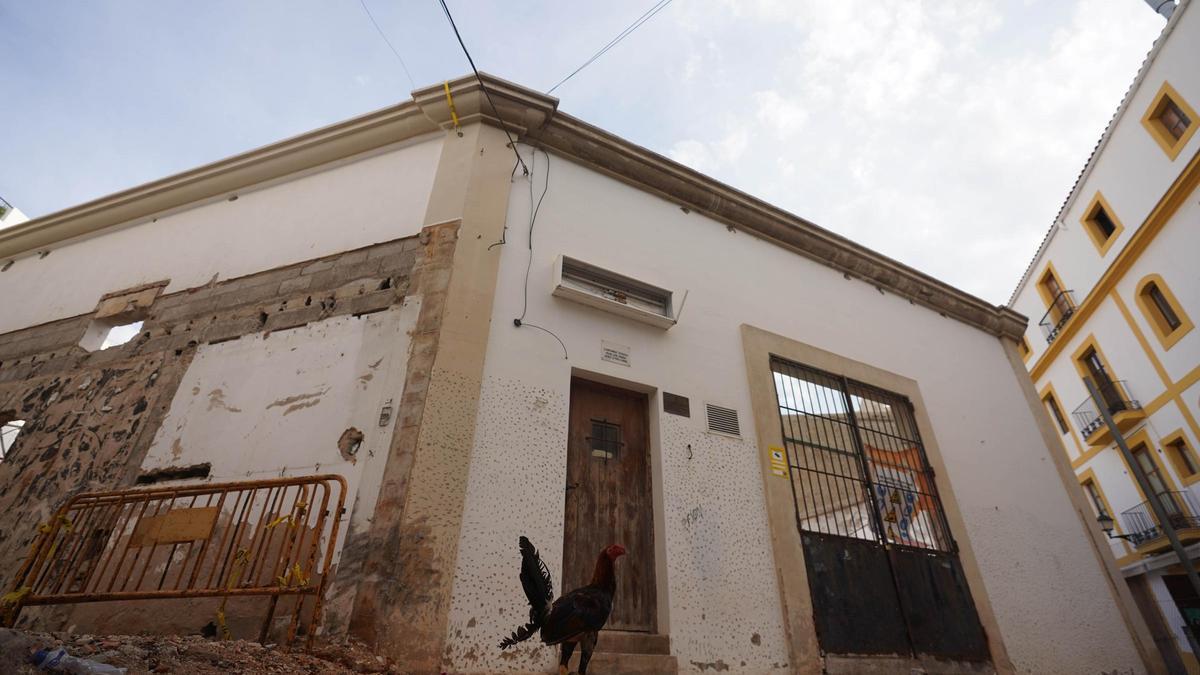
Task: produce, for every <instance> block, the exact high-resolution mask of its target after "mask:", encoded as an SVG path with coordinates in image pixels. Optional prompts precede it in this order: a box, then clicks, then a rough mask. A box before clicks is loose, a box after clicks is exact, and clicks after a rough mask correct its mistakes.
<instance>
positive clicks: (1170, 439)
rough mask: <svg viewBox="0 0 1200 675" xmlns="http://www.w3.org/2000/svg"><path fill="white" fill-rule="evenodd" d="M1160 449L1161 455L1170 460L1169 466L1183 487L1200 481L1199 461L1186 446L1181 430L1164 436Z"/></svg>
mask: <svg viewBox="0 0 1200 675" xmlns="http://www.w3.org/2000/svg"><path fill="white" fill-rule="evenodd" d="M1162 447H1163V454H1165V455H1166V456H1167V458H1168V459H1169V460H1171V465H1172V466H1174V467H1175V473H1176V474H1178V475H1179V478H1180V480H1182V481H1183V484H1184V485H1191V484H1192V483H1195V482H1197V481H1200V459H1198V458H1197V457H1196V452H1195V450H1194V449H1192V447H1191V446H1189V445H1188V440H1187V437H1186V436H1184V434H1183V430H1182V429H1177V430H1175V431H1174V432H1172V433H1170V434H1168V435H1167V436H1164V437H1163V439H1162Z"/></svg>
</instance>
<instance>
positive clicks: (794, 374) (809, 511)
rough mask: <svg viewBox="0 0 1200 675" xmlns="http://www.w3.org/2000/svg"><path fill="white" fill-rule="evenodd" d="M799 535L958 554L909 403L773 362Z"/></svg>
mask: <svg viewBox="0 0 1200 675" xmlns="http://www.w3.org/2000/svg"><path fill="white" fill-rule="evenodd" d="M771 367H772V370H773V371H774V378H775V393H776V398H777V401H778V404H779V414H780V420H781V423H782V425H783V438H784V443H785V445H786V447H787V450H788V463H789V465H790V467H791V479H792V487H793V496H794V499H795V506H796V517H797V522H798V523H799V525H800V529H801V530H803V531H807V532H814V533H818V534H826V535H836V536H840V537H849V538H854V539H865V540H873V541H878V542H880V543H884V544H888V545H900V546H909V547H914V548H921V549H933V550H939V551H951V550H954V543H953V540H952V539H951V537H950V533H949V529H948V527H947V525H946V520H945V514H944V512H943V510H942V504H941V500H940V498H939V497H938V493H937V487H936V486H935V485H934V480H933V471H932V470H931V469H930V467H929V463H928V461H927V459H926V456H925V448H924V446H923V445H922V443H921V437H920V434H919V433H918V431H917V425H916V420H915V418H914V417H913V412H912V406H911V404H910V402H909V400H908V399H907V398H906V397H904V396H901V395H899V394H895V393H892V392H889V391H885V390H883V389H879V388H876V387H873V386H870V385H867V384H864V383H861V382H856V381H854V380H850V379H847V378H845V377H841V376H838V375H834V374H832V373H826V372H823V371H820V370H817V369H815V368H810V367H808V366H803V365H800V364H796V363H792V362H789V361H785V360H783V359H780V358H777V357H774V358H772V361H771Z"/></svg>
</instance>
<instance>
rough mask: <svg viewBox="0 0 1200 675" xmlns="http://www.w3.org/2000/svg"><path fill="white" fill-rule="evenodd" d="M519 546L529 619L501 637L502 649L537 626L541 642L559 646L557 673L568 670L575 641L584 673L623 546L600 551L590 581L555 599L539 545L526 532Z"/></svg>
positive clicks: (581, 674) (610, 598)
mask: <svg viewBox="0 0 1200 675" xmlns="http://www.w3.org/2000/svg"><path fill="white" fill-rule="evenodd" d="M519 546H520V547H521V586H522V588H524V589H525V597H527V598H529V623H527V624H525V625H524V626H521V627H520V628H518V629H517V630H515V631H513V634H512V635H511V636H509V637H507V638H505V639H504V640H503V641H501V642H500V649H507V648H509V647H512V646H513V645H515V644H517V643H518V642H523V641H525V640H528V639H529V638H531V637H533V634H534V633H536V632H538V631H539V630H540V631H541V633H542V642H543V643H544V644H548V645H558V644H561V645H562V657H561V658H560V659H559V661H558V672H559V675H566V673H567V663H568V662H569V661H570V660H571V653H572V652H574V651H575V645H576V644H578V645H579V646H580V654H579V675H587V666H588V661H590V660H591V659H592V650H593V649H595V648H596V637H597V635H598V634H599V632H600V629H601V628H603V627H604V624H605V623H606V622H607V621H608V614H609V612H611V611H612V604H613V592H614V591H615V590H616V588H617V578H616V575H615V574H614V571H613V564H614V563H615V562H616V560H617V558H620V557H621V556H623V555H625V547H624V546H621V545H620V544H613V545H611V546H608V547H606V548H605V549H604V550H602V551H600V556H599V557H598V558H597V559H596V571H595V573H593V574H592V583H590V584H588V585H587V586H584V587H582V588H577V589H575V590H573V591H571V592H570V593H567V594H566V595H564V596H562V597H561V598H559V599H557V600H555V599H554V582H552V581H551V580H550V571H549V570H547V569H546V564H545V563H543V562H542V559H541V558H540V557H538V552H537V549H536V548H534V547H533V544H531V543H529V540H528V539H526V538H525V537H521V539H520V541H519Z"/></svg>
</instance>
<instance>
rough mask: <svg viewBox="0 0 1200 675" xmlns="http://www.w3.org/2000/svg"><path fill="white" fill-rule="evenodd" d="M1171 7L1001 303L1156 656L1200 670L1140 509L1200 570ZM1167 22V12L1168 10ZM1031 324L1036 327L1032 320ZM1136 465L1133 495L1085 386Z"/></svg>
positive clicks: (1184, 155) (1191, 162) (1177, 57)
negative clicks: (1174, 536)
mask: <svg viewBox="0 0 1200 675" xmlns="http://www.w3.org/2000/svg"><path fill="white" fill-rule="evenodd" d="M1191 4H1193V3H1191V2H1187V1H1185V2H1181V3H1180V4H1179V6H1178V7H1176V8H1175V10H1174V12H1173V13H1171V14H1172V15H1171V17H1170V19H1169V20H1168V21H1167V23H1166V26H1165V27H1164V29H1163V32H1162V34H1161V35H1160V37H1159V38H1158V40H1157V41H1156V42H1155V44H1154V47H1153V49H1152V50H1151V51H1150V54H1149V55H1148V56H1147V58H1146V61H1145V63H1144V64H1143V66H1142V68H1141V70H1140V72H1139V73H1138V75H1137V78H1136V79H1135V80H1134V82H1133V85H1132V86H1131V87H1130V89H1129V91H1128V93H1127V94H1126V96H1125V99H1124V100H1123V101H1122V102H1121V105H1120V107H1119V108H1118V110H1117V112H1116V114H1115V115H1114V117H1113V119H1112V121H1111V122H1110V124H1109V126H1108V129H1107V130H1106V131H1105V132H1104V135H1103V136H1102V138H1101V139H1100V142H1099V143H1098V145H1097V147H1096V149H1095V151H1094V152H1093V153H1092V156H1091V158H1090V159H1089V160H1088V162H1087V165H1086V166H1085V167H1084V169H1083V172H1082V173H1081V174H1080V176H1079V179H1078V180H1077V181H1076V183H1075V186H1074V187H1073V189H1072V190H1071V192H1070V194H1069V195H1068V197H1067V200H1066V202H1065V203H1064V204H1063V206H1062V209H1061V210H1060V212H1059V214H1058V217H1057V218H1056V220H1055V223H1054V225H1053V226H1052V227H1051V229H1050V232H1049V233H1048V234H1047V235H1046V238H1045V240H1044V241H1043V242H1042V245H1041V247H1040V248H1039V250H1038V252H1037V255H1036V257H1035V258H1034V260H1033V262H1032V263H1031V264H1030V266H1029V268H1028V270H1027V271H1026V273H1025V275H1024V277H1023V278H1022V279H1021V282H1020V284H1019V285H1018V286H1017V289H1016V291H1015V292H1014V294H1013V299H1012V302H1011V303H1010V304H1011V305H1012V306H1013V308H1014V309H1016V310H1017V311H1019V312H1021V313H1023V314H1025V315H1026V316H1029V317H1032V318H1033V321H1031V322H1030V326H1029V330H1028V331H1027V333H1026V335H1025V341H1024V343H1023V345H1022V354H1023V358H1024V359H1025V363H1026V366H1027V367H1028V369H1029V372H1030V376H1031V377H1032V379H1033V381H1034V384H1035V386H1036V388H1037V391H1038V393H1039V395H1040V396H1041V399H1042V402H1043V404H1044V405H1045V407H1046V410H1047V413H1048V414H1049V415H1050V417H1051V419H1052V422H1053V425H1054V428H1055V431H1056V432H1058V435H1059V437H1060V440H1061V441H1062V448H1063V451H1064V452H1066V453H1067V456H1068V457H1069V458H1070V461H1071V465H1072V466H1073V467H1074V469H1075V472H1076V475H1077V477H1078V480H1079V484H1080V486H1081V488H1082V489H1083V490H1084V492H1085V494H1086V496H1087V497H1088V501H1089V502H1090V503H1091V505H1092V507H1093V510H1094V515H1095V516H1097V517H1098V518H1100V517H1108V518H1112V519H1113V521H1115V522H1113V525H1112V528H1113V531H1112V532H1111V533H1110V536H1111V537H1112V538H1111V539H1110V547H1111V552H1112V554H1113V556H1114V557H1115V558H1116V560H1117V564H1118V566H1119V567H1120V568H1121V571H1122V574H1123V576H1124V577H1125V579H1126V581H1127V582H1128V583H1129V586H1130V589H1131V590H1132V591H1133V595H1134V598H1135V600H1136V601H1137V603H1138V605H1139V609H1140V610H1141V611H1142V614H1143V615H1144V617H1145V619H1146V621H1147V624H1148V625H1149V627H1150V629H1151V632H1152V634H1153V635H1154V637H1155V641H1156V643H1157V644H1158V646H1159V648H1160V650H1161V651H1162V652H1163V656H1164V659H1166V661H1167V664H1168V666H1169V667H1170V668H1172V670H1174V671H1178V672H1192V673H1195V672H1200V663H1198V662H1197V659H1196V654H1197V653H1200V649H1198V648H1197V640H1196V634H1195V633H1194V632H1193V630H1192V629H1190V628H1189V626H1200V597H1196V595H1195V594H1194V593H1193V592H1192V590H1191V587H1190V585H1189V584H1188V583H1187V580H1186V578H1185V576H1184V575H1183V570H1182V569H1181V568H1180V567H1179V566H1178V562H1177V558H1176V556H1175V554H1174V553H1173V552H1172V551H1171V550H1170V547H1169V544H1168V542H1167V540H1166V538H1165V537H1164V536H1163V534H1162V530H1161V528H1160V527H1159V523H1158V522H1157V520H1156V518H1155V517H1154V515H1153V513H1152V508H1151V504H1150V502H1149V501H1148V500H1150V499H1157V500H1159V501H1160V503H1161V504H1162V505H1163V506H1164V508H1165V510H1166V511H1167V512H1168V513H1170V514H1172V515H1173V519H1174V521H1175V522H1174V524H1175V526H1176V527H1177V528H1178V529H1179V530H1180V533H1181V536H1182V538H1183V541H1184V544H1185V545H1187V546H1188V548H1189V551H1190V552H1191V553H1192V555H1193V558H1195V557H1200V498H1198V494H1197V487H1196V484H1197V483H1198V482H1200V455H1197V448H1198V446H1200V423H1198V422H1197V420H1198V418H1200V331H1195V330H1193V319H1192V317H1194V316H1197V315H1198V314H1200V268H1198V267H1197V265H1196V256H1197V253H1198V252H1200V203H1198V202H1200V200H1198V199H1197V197H1198V196H1200V193H1197V191H1196V185H1197V183H1200V153H1197V149H1198V148H1200V138H1196V137H1195V133H1196V129H1197V127H1198V126H1200V116H1198V115H1197V113H1196V107H1197V106H1200V71H1198V70H1197V68H1196V64H1197V63H1200V9H1194V8H1190V5H1191ZM1168 13H1169V12H1168ZM1038 317H1041V318H1040V321H1039V320H1037V319H1038ZM1084 377H1090V378H1091V379H1092V380H1093V381H1094V382H1095V383H1096V384H1097V386H1098V388H1099V390H1100V393H1101V398H1102V399H1103V401H1104V403H1103V405H1104V406H1105V407H1107V408H1108V410H1109V412H1110V413H1112V416H1113V418H1114V420H1115V421H1116V423H1117V425H1118V427H1119V428H1120V430H1121V433H1122V435H1123V436H1124V437H1125V439H1126V441H1127V442H1128V445H1129V447H1130V449H1131V450H1132V452H1133V456H1134V458H1135V461H1138V462H1139V463H1141V465H1142V468H1143V469H1144V470H1145V472H1146V474H1147V476H1148V478H1149V481H1150V484H1151V485H1152V486H1153V488H1154V492H1155V494H1153V495H1148V494H1144V493H1143V491H1142V490H1141V489H1140V488H1139V487H1138V485H1137V484H1136V482H1135V480H1134V478H1133V476H1132V474H1131V473H1130V467H1129V466H1128V465H1127V464H1126V462H1125V460H1124V459H1123V458H1122V456H1121V453H1120V451H1119V450H1118V449H1117V447H1116V445H1115V443H1114V439H1113V437H1112V435H1111V434H1110V433H1109V431H1108V430H1107V428H1106V427H1105V425H1104V424H1103V422H1102V421H1101V419H1100V412H1099V410H1098V407H1097V405H1095V404H1094V403H1093V402H1092V401H1091V399H1090V398H1089V396H1088V394H1087V390H1086V388H1085V385H1084V382H1083V378H1084Z"/></svg>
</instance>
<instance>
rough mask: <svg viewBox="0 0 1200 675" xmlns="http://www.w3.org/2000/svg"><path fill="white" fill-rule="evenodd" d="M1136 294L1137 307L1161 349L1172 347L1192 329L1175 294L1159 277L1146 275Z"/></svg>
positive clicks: (1140, 282)
mask: <svg viewBox="0 0 1200 675" xmlns="http://www.w3.org/2000/svg"><path fill="white" fill-rule="evenodd" d="M1136 293H1137V304H1138V307H1139V308H1140V309H1141V310H1142V314H1143V315H1144V316H1145V317H1146V321H1147V322H1148V323H1149V324H1150V328H1152V329H1153V330H1154V335H1155V336H1156V337H1157V338H1158V341H1159V342H1160V343H1162V346H1163V349H1170V348H1171V347H1174V346H1175V343H1177V342H1179V340H1180V339H1181V338H1182V337H1183V336H1184V335H1186V334H1187V333H1188V331H1190V330H1191V329H1192V327H1193V324H1192V320H1191V318H1190V317H1188V315H1187V312H1185V311H1183V306H1182V305H1180V304H1179V301H1178V300H1177V299H1175V294H1174V293H1172V292H1171V289H1170V287H1168V286H1167V282H1166V281H1165V280H1163V278H1162V276H1161V275H1158V274H1148V275H1146V276H1145V277H1143V278H1142V280H1141V281H1139V282H1138V285H1137V290H1136Z"/></svg>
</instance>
